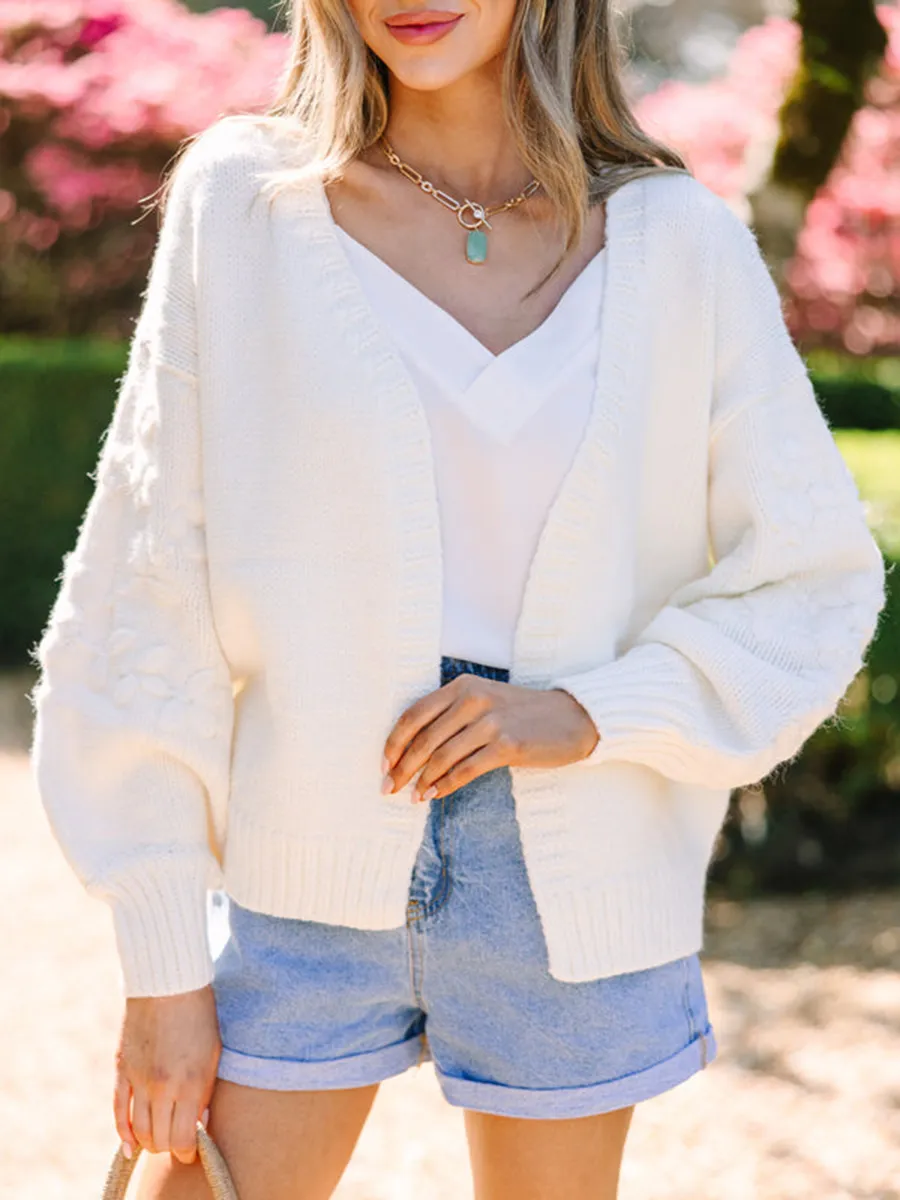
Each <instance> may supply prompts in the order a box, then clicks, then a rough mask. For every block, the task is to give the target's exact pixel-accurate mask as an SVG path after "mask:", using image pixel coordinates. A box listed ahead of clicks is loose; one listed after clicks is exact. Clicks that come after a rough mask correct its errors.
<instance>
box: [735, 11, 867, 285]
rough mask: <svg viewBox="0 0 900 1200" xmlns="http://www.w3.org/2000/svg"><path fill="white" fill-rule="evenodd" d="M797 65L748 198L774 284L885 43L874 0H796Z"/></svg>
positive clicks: (840, 143) (857, 107)
mask: <svg viewBox="0 0 900 1200" xmlns="http://www.w3.org/2000/svg"><path fill="white" fill-rule="evenodd" d="M796 20H797V21H798V23H799V25H800V28H801V31H802V42H801V57H800V65H799V68H798V70H797V74H796V75H795V77H794V81H793V83H792V85H791V87H790V89H789V91H788V94H787V96H786V97H785V100H784V103H783V104H782V107H781V111H780V113H779V125H780V128H779V134H778V139H777V142H776V145H775V151H774V155H773V156H772V161H771V165H770V167H769V170H768V172H767V174H766V176H765V178H764V179H762V181H761V182H760V184H759V185H758V186H757V187H756V188H754V189H753V190H752V191H751V192H750V194H749V196H748V201H749V204H750V208H751V211H752V214H753V218H752V219H753V227H754V230H755V231H756V234H757V237H758V238H759V242H760V246H761V247H762V249H763V250H764V252H765V255H766V259H767V260H768V263H769V266H770V268H771V269H772V272H773V274H774V275H775V277H776V280H777V281H778V283H779V284H781V282H782V278H783V274H784V268H785V266H786V265H787V263H788V262H789V260H790V259H791V258H792V257H793V255H794V251H795V247H796V244H797V237H798V235H799V233H800V230H801V229H802V227H803V222H804V218H805V214H806V207H807V205H808V204H809V202H810V201H811V200H812V198H813V196H814V195H815V194H816V192H817V191H818V189H819V188H820V187H821V186H822V184H823V183H824V182H825V180H826V179H827V178H828V175H829V173H830V172H831V169H832V167H833V166H834V164H835V162H836V161H837V159H838V156H839V155H840V152H841V148H842V146H843V144H844V139H845V138H846V136H847V131H848V129H849V128H850V122H851V121H852V119H853V116H854V114H855V113H856V111H857V110H858V109H859V108H861V107H862V106H863V104H864V103H865V85H866V83H867V81H868V79H869V78H870V76H871V75H873V74H874V73H875V71H876V70H877V69H878V66H879V64H880V62H881V60H882V59H883V57H884V54H885V51H886V49H887V34H886V33H885V29H884V26H883V25H882V24H881V22H880V21H879V20H878V17H877V16H876V14H875V0H797V16H796Z"/></svg>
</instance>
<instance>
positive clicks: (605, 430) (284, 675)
mask: <svg viewBox="0 0 900 1200" xmlns="http://www.w3.org/2000/svg"><path fill="white" fill-rule="evenodd" d="M285 120H286V119H285ZM282 128H286V126H283V125H282V126H278V127H277V129H276V132H272V131H271V129H270V128H269V127H266V126H265V125H263V124H260V123H258V122H256V121H255V120H253V119H250V118H243V117H234V118H224V119H222V120H220V121H219V122H217V123H216V125H214V126H213V127H212V128H211V129H210V130H208V131H207V132H206V133H205V134H203V135H202V136H201V137H200V138H198V139H197V140H196V141H195V142H194V143H193V144H192V145H191V147H190V149H189V150H188V153H187V154H186V156H185V157H184V159H183V160H182V162H181V164H180V166H179V169H178V171H177V172H176V176H175V182H174V187H173V190H172V193H171V197H170V201H169V205H168V207H167V211H166V216H165V220H164V222H163V225H162V228H161V230H160V234H159V238H158V243H157V247H156V252H155V256H154V262H153V266H152V269H151V272H150V278H149V282H148V287H147V291H146V293H145V297H144V303H143V307H142V311H141V315H140V318H139V320H138V324H137V327H136V329H135V333H134V337H133V340H132V345H131V352H130V356H129V361H128V367H127V370H126V372H125V375H124V377H123V379H122V380H121V384H120V389H119V396H118V400H117V403H116V407H115V411H114V414H113V417H112V420H111V422H110V426H109V429H108V430H107V434H106V437H105V439H104V442H103V446H102V449H101V452H100V456H99V462H98V466H97V471H96V476H95V478H96V486H95V490H94V494H93V496H92V498H91V501H90V503H89V505H88V509H87V511H86V513H85V518H84V521H83V524H82V526H81V528H80V531H79V535H78V540H77V544H76V546H75V548H74V549H73V551H72V552H71V553H70V554H69V555H67V557H66V559H65V563H64V571H63V574H62V578H61V585H60V589H59V593H58V596H57V599H56V602H55V604H54V607H53V610H52V612H51V614H50V617H49V620H48V623H47V627H46V629H45V630H44V633H43V636H42V638H41V640H40V643H39V645H38V646H37V648H36V651H35V660H36V662H37V663H38V665H39V667H40V678H39V682H38V683H37V685H36V686H35V688H34V691H33V693H32V702H33V704H34V708H35V726H34V737H33V745H32V762H33V767H34V772H35V778H36V782H37V785H38V789H39V792H40V795H41V798H42V801H43V803H44V806H45V808H46V810H47V814H48V817H49V820H50V823H51V826H52V828H53V830H54V833H55V834H56V836H57V838H58V840H59V842H60V844H61V845H62V847H63V849H64V852H65V853H66V856H67V858H68V859H69V861H70V863H71V865H72V867H73V869H74V870H75V871H76V872H77V874H78V876H79V878H80V879H81V881H82V882H83V884H84V886H85V887H86V889H87V890H88V891H89V892H90V893H91V894H92V895H95V896H98V897H100V898H102V899H103V900H105V901H106V902H107V903H109V905H110V907H111V909H112V913H113V920H114V929H115V934H116V938H117V945H118V950H119V955H120V960H121V963H122V969H123V976H124V987H125V991H126V994H127V995H164V994H171V993H176V992H183V991H187V990H190V989H193V988H197V987H201V986H204V985H206V984H208V983H209V982H210V981H211V979H212V977H213V964H212V960H211V957H210V947H209V941H208V937H207V929H206V899H207V889H208V888H209V887H220V886H224V887H225V888H226V889H227V891H228V892H229V893H230V894H231V895H232V896H234V898H235V899H236V900H237V901H238V902H240V903H242V904H244V905H246V906H247V907H250V908H256V909H259V910H261V911H264V912H267V913H271V914H274V915H277V916H285V917H295V918H307V919H311V920H317V921H323V922H328V923H340V924H348V925H352V926H357V927H359V928H364V929H388V928H398V927H402V926H403V925H404V923H405V921H406V912H407V909H406V905H407V895H408V888H409V881H410V877H411V871H412V867H413V863H414V860H415V856H416V853H417V850H418V847H419V844H420V840H421V837H422V833H423V829H424V824H425V821H426V819H427V806H426V805H413V804H410V803H409V795H410V790H411V789H410V786H409V785H408V786H407V787H406V788H404V789H403V790H402V791H401V792H400V793H398V794H396V795H387V796H385V795H382V793H381V758H382V750H383V746H384V741H385V739H386V737H387V734H388V733H389V731H390V729H391V728H392V727H393V725H394V723H395V722H396V720H397V718H398V717H399V716H400V715H401V713H402V712H403V711H404V710H405V709H406V708H408V707H409V705H410V704H411V703H413V702H414V701H415V700H417V699H418V698H419V697H421V696H424V695H425V694H427V693H429V692H431V691H433V690H435V689H436V688H437V687H438V686H439V684H440V669H439V654H438V650H439V636H440V625H441V612H440V607H441V571H442V563H441V553H440V537H439V527H438V526H439V521H438V505H437V501H436V495H435V485H434V473H433V464H432V460H431V452H430V445H429V438H428V429H427V422H426V419H425V415H424V413H423V410H422V405H421V403H420V400H419V397H418V396H417V393H416V390H415V387H414V386H413V384H412V381H411V379H410V377H409V374H408V372H407V371H406V370H405V368H404V366H403V364H402V362H401V361H400V359H399V358H398V356H397V354H396V353H395V351H394V350H393V348H392V347H391V345H390V343H389V341H388V340H387V339H386V338H385V336H384V333H383V331H382V329H381V328H380V326H379V322H378V320H377V318H376V315H375V313H374V312H373V311H372V308H371V306H370V305H369V304H368V303H367V301H366V298H365V296H364V295H363V293H362V291H361V289H360V287H359V284H358V282H357V280H356V279H355V277H354V275H353V272H352V271H351V270H350V269H349V264H348V261H347V258H346V256H345V254H344V252H343V249H342V248H341V246H340V243H339V240H338V238H337V236H336V231H335V226H334V222H333V218H332V217H331V214H330V210H329V208H328V205H327V202H326V198H325V193H324V190H323V189H322V187H321V185H320V184H305V185H303V186H302V187H297V188H292V189H288V190H287V191H285V192H283V193H282V194H281V195H278V196H275V197H274V198H272V199H271V203H270V202H269V200H267V199H266V198H265V197H262V196H260V195H259V194H258V190H259V184H260V183H261V181H262V178H263V176H264V174H265V173H266V172H268V171H270V170H272V169H274V168H276V167H278V166H279V165H287V164H288V162H289V152H291V146H292V145H293V144H294V143H292V141H291V140H290V139H288V138H287V137H285V138H282V136H281V133H280V130H281V129H282ZM607 236H608V244H607V249H608V261H607V274H606V284H605V295H604V308H603V319H602V325H601V334H600V339H601V340H600V350H599V359H598V363H599V368H598V386H597V390H596V394H595V396H594V401H593V407H592V410H591V415H590V419H589V421H588V424H587V426H586V429H585V433H584V437H583V440H582V442H581V444H580V445H579V448H578V451H577V453H576V455H575V458H574V461H573V463H572V466H571V467H570V469H569V471H568V472H567V474H566V477H565V480H564V481H563V484H562V486H561V488H560V490H559V493H558V495H557V497H556V499H555V501H554V503H553V505H552V506H551V509H550V511H549V513H548V515H547V519H546V523H545V525H544V528H543V530H542V533H541V537H540V540H539V544H538V546H537V549H536V551H535V555H534V559H533V562H532V564H531V569H530V572H529V576H528V580H527V584H526V588H525V593H524V596H523V602H522V608H521V612H520V616H519V621H518V624H517V627H516V633H515V644H514V656H513V662H512V665H511V670H510V683H511V684H512V685H515V686H522V687H529V688H550V687H562V688H565V689H566V690H569V691H570V692H571V693H572V694H573V695H574V696H575V697H576V698H577V699H578V700H579V701H580V702H581V703H583V704H584V706H585V708H586V710H587V711H588V712H589V713H590V715H591V717H592V718H593V719H594V721H595V724H596V726H597V729H598V732H599V734H600V738H599V741H598V743H597V746H596V748H595V749H594V751H593V752H592V753H591V754H590V755H589V756H588V757H586V758H584V759H581V760H579V761H577V762H575V763H570V764H568V765H566V766H563V767H554V768H545V767H523V766H513V767H511V768H510V770H511V783H512V788H513V793H514V797H515V805H516V813H517V818H518V821H519V828H520V832H521V838H522V848H523V854H524V857H525V861H526V865H527V870H528V876H529V880H530V883H531V886H532V889H533V892H534V896H535V901H536V905H537V909H538V912H539V915H540V919H541V925H542V929H543V933H544V937H545V941H546V948H547V956H548V958H547V964H548V970H549V971H550V973H551V974H552V975H553V976H554V977H555V978H556V979H559V980H562V981H569V982H577V981H581V980H588V979H593V978H599V977H603V976H609V975H613V974H617V973H621V972H629V971H635V970H640V969H642V968H646V967H650V966H653V965H655V964H659V963H662V962H665V961H669V960H671V959H673V958H676V957H679V956H682V955H686V954H690V953H693V952H695V951H697V950H699V949H701V948H702V938H703V904H704V887H705V876H706V871H707V867H708V864H709V861H710V859H711V855H712V851H713V848H714V842H715V839H716V837H717V834H718V831H719V829H720V826H721V823H722V821H723V819H724V816H725V813H726V810H727V806H728V801H729V796H730V792H731V790H732V789H734V788H738V787H741V786H744V785H748V784H751V783H755V782H757V781H759V780H760V779H762V778H764V777H765V776H766V775H767V774H768V773H769V772H770V771H771V770H772V769H773V768H774V767H775V766H777V765H778V764H779V763H781V762H783V761H785V760H787V759H789V758H791V757H792V756H794V755H795V754H796V753H797V752H798V750H799V748H800V747H801V745H802V743H803V742H804V741H805V739H806V738H807V737H808V736H809V734H810V733H812V731H813V730H814V729H815V728H816V727H817V726H818V725H819V724H820V723H822V722H823V721H824V720H825V719H826V718H828V717H829V716H830V715H831V714H832V713H833V712H834V711H835V710H836V708H837V706H838V703H839V701H840V699H841V698H842V696H843V694H844V692H845V690H846V688H847V687H848V685H849V684H850V682H851V681H852V679H853V677H854V676H855V674H856V672H857V671H858V670H859V668H860V667H861V665H862V664H863V662H864V655H865V651H866V648H867V646H868V644H869V642H870V640H871V638H872V636H873V634H874V631H875V627H876V623H877V619H878V614H879V613H880V612H881V610H882V608H883V604H884V571H885V568H884V563H883V560H882V557H881V554H880V552H879V550H878V547H877V545H876V543H875V542H874V540H873V538H872V536H871V534H870V532H869V530H868V527H867V524H866V519H865V510H864V506H863V505H862V503H861V501H860V498H859V494H858V491H857V489H856V487H855V484H854V482H853V479H852V477H851V475H850V473H849V471H848V470H847V468H846V466H845V464H844V461H843V459H842V457H841V455H840V453H839V452H838V450H837V447H836V445H835V442H834V439H833V438H832V436H831V434H830V431H829V429H828V426H827V425H826V423H825V420H824V418H823V417H822V415H821V412H820V410H819V408H818V405H817V403H816V399H815V395H814V393H813V390H812V386H811V383H810V380H809V377H808V375H807V373H806V370H805V365H804V363H803V361H802V359H801V358H800V356H799V355H798V353H797V351H796V349H795V347H794V346H793V343H792V342H791V340H790V337H789V335H788V332H787V329H786V326H785V324H784V321H783V316H782V311H781V307H780V302H779V298H778V294H777V291H776V289H775V286H774V282H773V281H772V278H771V276H770V274H769V273H768V271H767V268H766V266H765V264H764V261H763V259H762V256H761V253H760V251H759V248H758V246H757V243H756V241H755V239H754V237H753V234H752V232H751V231H750V230H749V229H748V228H747V227H746V226H745V225H744V224H743V223H742V222H741V221H740V219H739V218H738V217H737V216H736V214H734V213H733V212H732V211H731V209H730V208H729V207H728V206H727V205H726V203H725V202H724V201H723V200H722V199H721V198H720V197H718V196H717V195H716V194H715V193H713V192H712V191H710V190H709V189H708V188H706V187H705V186H704V185H703V184H701V183H700V182H699V181H698V180H696V179H695V178H694V177H693V176H691V175H689V174H688V173H684V172H680V173H670V172H665V173H657V174H654V175H652V176H649V177H644V178H640V179H636V180H631V181H629V182H627V183H624V184H622V185H621V186H620V187H618V189H617V190H616V191H614V192H613V193H612V195H611V196H610V197H609V199H608V203H607ZM436 803H440V801H436Z"/></svg>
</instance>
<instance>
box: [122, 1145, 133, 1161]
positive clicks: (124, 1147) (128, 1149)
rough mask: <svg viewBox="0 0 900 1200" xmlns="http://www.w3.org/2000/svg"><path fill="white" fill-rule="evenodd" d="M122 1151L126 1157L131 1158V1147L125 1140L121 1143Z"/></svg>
mask: <svg viewBox="0 0 900 1200" xmlns="http://www.w3.org/2000/svg"><path fill="white" fill-rule="evenodd" d="M122 1153H123V1154H124V1155H125V1157H126V1158H131V1147H130V1146H129V1144H128V1143H127V1142H123V1143H122Z"/></svg>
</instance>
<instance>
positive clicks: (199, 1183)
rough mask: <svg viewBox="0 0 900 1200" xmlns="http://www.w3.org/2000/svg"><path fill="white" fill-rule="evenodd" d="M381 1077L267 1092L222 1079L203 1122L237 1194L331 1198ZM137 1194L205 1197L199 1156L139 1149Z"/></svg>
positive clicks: (287, 1199)
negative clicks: (185, 1158)
mask: <svg viewBox="0 0 900 1200" xmlns="http://www.w3.org/2000/svg"><path fill="white" fill-rule="evenodd" d="M377 1091H378V1084H372V1085H370V1086H368V1087H358V1088H342V1089H329V1090H327V1091H318V1092H316V1091H302V1092H296V1091H295V1092H288V1091H272V1090H269V1089H261V1088H252V1087H244V1086H243V1085H242V1084H238V1083H232V1082H231V1081H230V1080H227V1079H219V1080H217V1082H216V1085H215V1088H214V1090H213V1095H212V1099H211V1101H210V1106H209V1121H208V1123H207V1129H208V1130H209V1133H210V1136H211V1137H212V1138H213V1140H214V1141H215V1143H216V1145H217V1146H218V1147H219V1149H220V1150H221V1151H222V1154H223V1156H224V1158H225V1161H226V1162H227V1163H228V1168H229V1170H230V1172H231V1175H232V1178H233V1179H234V1184H235V1189H236V1190H237V1193H238V1195H239V1196H240V1200H328V1197H330V1196H331V1195H332V1193H333V1192H334V1189H335V1188H336V1187H337V1185H338V1182H339V1180H340V1178H341V1175H343V1173H344V1170H345V1169H346V1166H347V1163H348V1162H349V1161H350V1156H351V1155H352V1153H353V1148H354V1146H355V1145H356V1142H357V1140H358V1138H359V1135H360V1133H361V1132H362V1128H363V1126H364V1124H365V1121H366V1117H367V1116H368V1114H369V1110H370V1109H371V1107H372V1102H373V1100H374V1099H375V1094H376V1092H377ZM137 1195H138V1200H209V1187H208V1185H207V1183H206V1179H205V1176H204V1173H203V1167H202V1164H201V1163H200V1159H199V1157H198V1158H197V1160H196V1161H195V1162H193V1163H191V1164H190V1165H188V1164H185V1163H181V1162H179V1161H178V1160H177V1159H176V1158H174V1157H173V1156H172V1155H171V1154H169V1152H168V1151H164V1152H163V1153H161V1154H147V1153H144V1154H143V1155H142V1170H141V1175H140V1188H139V1191H138V1193H137Z"/></svg>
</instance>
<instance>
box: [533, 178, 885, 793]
mask: <svg viewBox="0 0 900 1200" xmlns="http://www.w3.org/2000/svg"><path fill="white" fill-rule="evenodd" d="M712 232H713V234H715V235H716V242H715V248H714V254H715V267H714V270H715V271H716V276H717V277H716V280H715V300H714V303H715V314H714V328H715V370H714V396H713V408H712V414H711V424H710V441H709V475H708V479H709V483H708V509H707V511H708V529H709V542H710V548H711V556H712V564H713V565H712V566H711V568H710V570H709V572H708V573H707V574H706V575H705V576H703V577H702V578H698V579H694V580H691V581H689V582H687V583H685V584H684V585H683V586H682V587H680V588H679V589H677V590H676V591H675V593H674V594H672V595H671V596H669V597H668V600H667V603H666V604H665V605H664V606H662V607H661V608H660V609H659V610H658V611H657V612H656V613H655V614H654V616H653V617H652V619H651V620H650V621H649V623H648V624H647V625H646V626H645V627H644V628H643V629H642V630H641V631H640V633H639V635H638V636H637V637H636V638H635V639H634V640H633V641H632V643H631V644H630V645H629V647H628V648H627V649H626V651H625V652H624V653H623V654H622V655H621V656H620V657H618V658H617V659H615V660H613V661H612V662H610V663H608V664H606V665H603V666H599V667H596V668H593V669H588V670H585V671H580V672H576V673H570V674H566V675H562V676H560V677H558V678H556V679H554V680H553V681H552V683H551V684H550V686H551V687H557V688H562V689H563V690H565V691H567V692H569V693H570V694H571V695H573V696H574V697H575V699H577V700H578V701H579V703H580V704H582V706H583V707H584V708H585V709H586V710H587V712H588V713H589V715H590V716H591V718H592V719H593V721H594V724H595V726H596V728H597V731H598V733H599V735H600V740H599V741H598V743H597V745H596V746H595V748H594V750H593V751H592V753H591V754H590V755H588V756H587V757H586V758H583V759H580V760H578V763H577V764H573V766H578V765H580V764H587V765H595V764H599V763H604V762H607V761H624V762H630V763H635V764H639V765H642V766H646V767H650V768H652V769H654V770H656V771H659V772H660V773H662V774H663V775H666V776H668V777H670V778H672V779H674V780H677V781H680V782H684V783H693V784H699V785H703V786H706V787H711V788H729V789H730V788H734V787H738V786H741V785H748V784H751V783H755V782H758V781H759V780H761V779H762V778H764V777H765V776H766V775H768V774H769V773H770V772H771V771H772V770H773V769H774V768H775V767H776V766H777V765H779V764H780V763H782V762H784V761H786V760H788V759H790V758H793V757H794V756H796V754H797V753H798V752H799V750H800V748H801V747H802V745H803V743H804V741H805V740H806V739H807V738H808V737H809V735H810V734H811V733H813V731H814V730H815V729H816V728H817V727H818V726H819V725H820V724H821V723H822V722H823V721H824V720H825V719H826V718H828V717H829V716H831V715H832V714H833V713H834V712H835V710H836V709H837V706H838V704H839V701H840V700H841V699H842V697H843V695H844V693H845V691H846V690H847V688H848V686H849V684H850V683H851V682H852V680H853V678H854V677H855V675H856V674H857V672H858V671H859V669H860V667H861V666H862V665H863V662H864V655H865V652H866V650H867V648H868V645H869V643H870V641H871V639H872V637H873V635H874V632H875V629H876V626H877V621H878V616H879V613H880V611H881V610H882V608H883V605H884V599H885V597H884V584H885V565H884V560H883V558H882V555H881V553H880V551H879V549H878V546H877V544H876V543H875V541H874V539H873V537H872V535H871V533H870V532H869V530H868V527H867V523H866V519H865V511H864V508H863V505H862V503H861V501H860V497H859V493H858V491H857V488H856V485H855V482H854V480H853V477H852V476H851V474H850V471H849V470H848V468H847V466H846V464H845V463H844V460H843V458H842V456H841V454H840V451H839V450H838V448H837V445H836V443H835V441H834V438H833V437H832V435H831V431H830V429H829V427H828V425H827V423H826V421H825V418H824V416H823V415H822V412H821V410H820V408H819V405H818V402H817V400H816V397H815V393H814V391H813V387H812V384H811V381H810V379H809V376H808V374H807V371H806V366H805V363H804V362H803V359H802V358H801V356H800V354H799V353H798V352H797V350H796V348H795V346H794V344H793V342H792V341H791V338H790V335H789V333H788V330H787V327H786V325H785V322H784V319H783V313H782V309H781V302H780V298H779V295H778V291H777V289H776V286H775V283H774V280H773V279H772V276H771V275H770V273H769V270H768V268H767V266H766V264H765V261H764V259H763V257H762V254H761V251H760V249H759V246H758V244H757V241H756V238H755V236H754V234H753V232H752V231H751V230H750V229H749V228H748V227H747V226H746V225H744V224H743V222H742V221H740V219H739V218H738V217H737V216H736V215H735V214H734V213H732V212H731V210H730V209H729V208H728V207H727V206H726V205H725V203H724V201H719V200H718V198H716V204H715V206H714V211H713V229H712Z"/></svg>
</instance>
